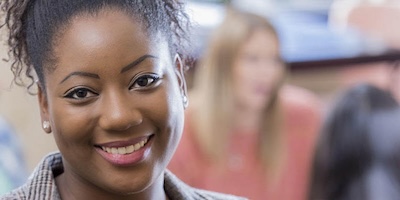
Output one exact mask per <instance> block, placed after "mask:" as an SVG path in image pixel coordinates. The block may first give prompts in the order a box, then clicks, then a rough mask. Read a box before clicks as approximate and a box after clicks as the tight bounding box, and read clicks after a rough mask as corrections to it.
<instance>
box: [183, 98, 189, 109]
mask: <svg viewBox="0 0 400 200" xmlns="http://www.w3.org/2000/svg"><path fill="white" fill-rule="evenodd" d="M182 101H183V107H184V108H187V107H188V105H189V100H188V98H187V96H186V95H183V97H182Z"/></svg>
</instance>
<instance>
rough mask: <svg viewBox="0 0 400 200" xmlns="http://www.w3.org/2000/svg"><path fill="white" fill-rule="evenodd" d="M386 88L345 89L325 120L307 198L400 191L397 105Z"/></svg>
mask: <svg viewBox="0 0 400 200" xmlns="http://www.w3.org/2000/svg"><path fill="white" fill-rule="evenodd" d="M397 108H398V103H397V102H396V100H395V99H394V98H393V97H392V96H391V94H390V93H389V92H387V91H385V90H381V89H378V88H377V87H374V86H371V85H364V84H363V85H358V86H355V87H354V88H351V89H349V90H348V91H347V92H345V93H344V94H343V96H342V97H341V98H340V99H339V101H338V102H336V104H335V106H334V107H333V109H332V111H331V113H330V115H329V116H328V118H327V120H326V121H325V123H324V127H323V131H322V133H321V137H320V140H319V143H318V145H317V149H316V155H315V158H314V166H313V174H312V179H311V187H310V196H309V199H310V200H319V199H324V200H337V199H341V200H353V199H364V200H375V199H385V200H392V199H393V200H394V199H398V198H399V196H400V192H399V191H400V190H399V189H400V170H399V169H400V154H399V153H398V152H400V148H399V147H400V135H399V132H400V123H399V121H400V110H398V111H393V110H396V109H397Z"/></svg>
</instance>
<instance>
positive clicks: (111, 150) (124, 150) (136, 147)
mask: <svg viewBox="0 0 400 200" xmlns="http://www.w3.org/2000/svg"><path fill="white" fill-rule="evenodd" d="M147 141H148V139H147V138H146V139H144V140H142V141H140V142H138V143H136V144H134V145H129V146H126V147H103V146H102V147H101V149H103V151H105V152H107V153H111V154H120V155H125V154H130V153H132V152H134V151H137V150H139V149H140V148H142V147H143V146H144V145H145V144H146V143H147Z"/></svg>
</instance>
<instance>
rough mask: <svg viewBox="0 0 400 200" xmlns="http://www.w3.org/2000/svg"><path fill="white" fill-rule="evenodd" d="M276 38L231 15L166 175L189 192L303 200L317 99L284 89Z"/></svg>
mask: <svg viewBox="0 0 400 200" xmlns="http://www.w3.org/2000/svg"><path fill="white" fill-rule="evenodd" d="M285 76H286V69H285V66H284V64H283V62H282V60H281V57H280V54H279V41H278V36H277V34H276V32H275V30H274V28H273V26H272V25H271V24H270V23H269V22H268V21H267V20H266V19H265V18H263V17H261V16H257V15H254V14H250V13H245V12H241V11H238V10H233V9H230V10H228V13H227V16H226V18H225V20H224V21H223V22H222V24H221V25H220V26H219V27H218V28H217V30H216V31H215V33H214V34H213V35H212V37H211V40H210V42H209V46H208V49H207V50H206V53H205V55H204V56H203V60H201V61H200V65H199V66H198V68H197V71H196V72H195V77H194V85H193V87H194V88H193V90H192V93H191V94H190V101H191V106H190V107H189V109H188V110H187V113H186V114H187V121H186V124H185V130H184V132H185V134H184V136H183V139H182V142H181V143H180V146H179V147H178V150H177V153H176V154H175V156H174V157H173V160H172V161H171V163H170V165H169V169H171V170H172V171H173V172H175V173H176V174H177V175H178V176H179V177H180V178H182V179H183V180H185V181H186V182H187V183H189V184H191V185H192V186H196V187H201V188H205V189H212V190H216V191H224V192H229V193H233V194H237V195H241V196H246V197H249V198H250V199H280V200H285V199H288V200H289V199H290V200H296V199H304V198H305V191H306V185H307V177H308V173H307V172H308V167H309V161H310V158H311V155H312V149H313V143H314V138H315V136H316V133H317V130H318V124H319V109H318V103H319V102H318V101H317V99H316V98H315V97H314V96H313V95H312V94H310V93H309V92H307V91H305V90H303V89H300V88H297V87H293V86H289V85H284V84H283V82H284V78H285Z"/></svg>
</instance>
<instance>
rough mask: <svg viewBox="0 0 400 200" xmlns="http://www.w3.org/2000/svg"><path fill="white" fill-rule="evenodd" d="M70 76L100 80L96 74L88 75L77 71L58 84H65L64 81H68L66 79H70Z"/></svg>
mask: <svg viewBox="0 0 400 200" xmlns="http://www.w3.org/2000/svg"><path fill="white" fill-rule="evenodd" d="M72 76H86V77H90V78H95V79H100V76H99V75H97V74H93V73H89V72H80V71H78V72H72V73H70V74H68V76H66V77H65V78H64V79H63V80H62V81H61V82H60V84H61V83H63V82H65V81H66V80H68V79H69V78H70V77H72Z"/></svg>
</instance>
